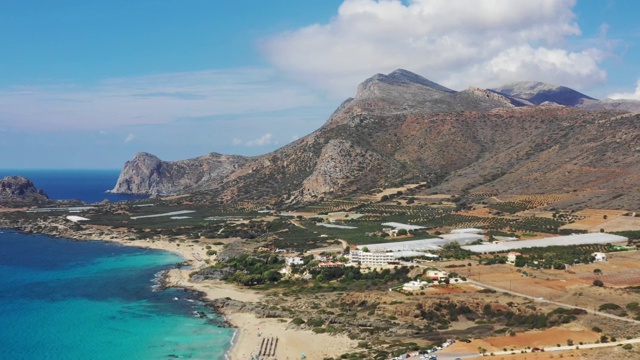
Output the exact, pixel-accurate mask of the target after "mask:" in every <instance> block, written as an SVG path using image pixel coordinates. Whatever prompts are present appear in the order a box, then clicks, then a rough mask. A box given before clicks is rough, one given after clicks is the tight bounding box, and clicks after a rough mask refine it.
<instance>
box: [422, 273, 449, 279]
mask: <svg viewBox="0 0 640 360" xmlns="http://www.w3.org/2000/svg"><path fill="white" fill-rule="evenodd" d="M425 276H426V277H428V278H429V279H431V280H434V281H441V280H445V279H446V278H448V277H449V273H448V272H446V271H441V270H427V273H426V274H425Z"/></svg>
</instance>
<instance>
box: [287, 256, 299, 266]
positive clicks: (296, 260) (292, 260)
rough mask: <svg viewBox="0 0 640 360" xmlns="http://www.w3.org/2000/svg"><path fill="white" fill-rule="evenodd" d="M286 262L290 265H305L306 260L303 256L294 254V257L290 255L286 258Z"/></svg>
mask: <svg viewBox="0 0 640 360" xmlns="http://www.w3.org/2000/svg"><path fill="white" fill-rule="evenodd" d="M284 262H285V264H287V265H288V266H291V265H303V264H304V261H303V260H302V258H301V257H299V256H294V257H288V258H286V259H285V260H284Z"/></svg>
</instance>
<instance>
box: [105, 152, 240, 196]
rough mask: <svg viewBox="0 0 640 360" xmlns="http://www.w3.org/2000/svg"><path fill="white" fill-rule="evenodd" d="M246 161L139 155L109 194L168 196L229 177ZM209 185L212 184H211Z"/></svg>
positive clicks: (222, 157)
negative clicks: (165, 158) (176, 158)
mask: <svg viewBox="0 0 640 360" xmlns="http://www.w3.org/2000/svg"><path fill="white" fill-rule="evenodd" d="M248 161H249V158H246V157H243V156H234V155H231V156H229V155H221V154H216V153H211V154H207V155H204V156H200V157H198V158H195V159H189V160H182V161H175V162H167V161H161V160H160V159H159V158H158V157H156V156H154V155H151V154H149V153H144V152H142V153H138V154H136V155H135V157H134V158H133V159H132V160H131V161H127V162H126V163H125V165H124V169H123V170H122V172H121V173H120V176H119V178H118V182H117V183H116V186H115V187H114V188H113V189H112V190H110V192H112V193H124V194H152V195H159V194H160V195H167V194H179V193H183V192H184V191H185V189H194V188H199V187H207V186H209V185H215V183H216V182H217V181H219V179H224V178H225V177H227V176H229V175H231V174H232V173H233V172H234V171H236V170H238V169H239V168H241V167H242V166H243V165H245V164H246V163H247V162H248ZM210 183H211V184H210Z"/></svg>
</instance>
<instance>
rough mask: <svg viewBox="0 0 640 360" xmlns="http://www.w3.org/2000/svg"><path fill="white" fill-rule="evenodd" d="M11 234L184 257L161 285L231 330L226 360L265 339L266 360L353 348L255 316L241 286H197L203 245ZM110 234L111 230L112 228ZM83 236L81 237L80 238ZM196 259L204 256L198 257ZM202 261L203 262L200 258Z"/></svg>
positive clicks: (236, 359) (339, 339)
mask: <svg viewBox="0 0 640 360" xmlns="http://www.w3.org/2000/svg"><path fill="white" fill-rule="evenodd" d="M4 230H7V231H15V232H20V233H24V234H30V233H33V234H40V235H45V236H50V237H55V238H65V239H69V240H73V241H104V242H111V243H116V244H119V245H122V246H130V247H137V248H141V249H152V250H161V251H166V252H171V253H174V254H176V255H178V256H180V257H181V258H182V259H183V262H182V263H178V264H176V265H178V266H177V267H175V268H172V269H168V270H165V271H164V274H163V279H162V280H161V286H162V287H163V288H179V289H184V290H186V291H189V292H193V293H194V294H198V295H196V296H195V297H198V298H199V300H200V301H202V302H204V303H205V304H206V305H207V306H208V307H209V308H211V309H212V310H213V311H214V312H215V313H216V314H217V315H218V316H221V317H222V318H223V320H224V323H225V324H227V325H228V326H229V327H232V328H233V329H234V333H233V335H232V337H231V340H230V341H229V348H228V349H227V350H226V351H225V353H224V358H225V359H226V360H245V359H249V358H250V357H251V356H253V355H257V352H258V351H259V350H260V346H259V345H260V344H261V342H262V341H265V339H268V341H274V340H275V341H276V344H277V349H274V353H275V351H276V350H277V358H276V357H275V356H272V357H269V359H297V358H300V356H301V354H302V353H304V354H305V355H306V356H307V358H313V359H316V358H319V359H322V358H324V357H330V356H339V355H341V354H343V353H346V352H350V351H353V350H355V349H356V348H357V341H355V340H351V339H349V338H348V337H346V336H344V335H330V334H317V333H314V332H313V331H311V330H307V329H301V328H299V327H297V326H289V321H291V319H281V318H268V317H260V316H259V314H258V313H257V312H255V311H252V310H257V307H259V305H257V303H258V302H259V301H260V300H261V299H262V298H263V297H264V294H260V293H259V292H258V291H255V290H252V289H248V288H242V287H239V286H237V285H234V284H229V283H225V282H223V281H219V280H205V281H202V282H192V281H191V280H190V278H189V275H190V274H191V273H192V272H195V271H197V267H196V266H197V265H198V262H199V263H200V264H203V263H205V262H204V261H199V260H198V259H196V257H195V256H194V253H197V252H199V253H200V254H206V248H205V246H207V245H208V244H205V243H197V244H193V243H180V242H177V241H172V242H170V241H168V240H164V239H159V240H158V239H156V240H149V239H144V240H127V239H123V237H124V236H125V235H126V233H125V232H122V233H120V234H118V235H119V236H115V232H112V233H111V235H110V236H109V235H106V234H103V235H101V236H97V235H96V234H94V233H92V234H81V233H80V234H78V233H73V232H69V233H55V234H47V233H43V232H29V231H21V230H20V229H19V228H15V227H14V228H11V227H0V231H4ZM112 231H113V230H112ZM83 235H84V236H83ZM201 258H204V256H202V257H201ZM206 258H207V260H210V261H211V260H213V261H215V258H209V257H208V256H207V257H206ZM203 260H204V259H203ZM180 264H182V265H185V264H187V265H191V266H192V267H193V268H189V269H184V266H179V265H180Z"/></svg>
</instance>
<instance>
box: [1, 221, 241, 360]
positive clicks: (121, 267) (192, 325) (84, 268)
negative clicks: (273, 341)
mask: <svg viewBox="0 0 640 360" xmlns="http://www.w3.org/2000/svg"><path fill="white" fill-rule="evenodd" d="M0 231H1V233H0V349H1V350H0V353H1V354H2V355H1V357H2V358H3V359H29V360H31V359H34V360H35V359H39V360H40V359H51V360H57V359H69V360H71V359H105V360H106V359H170V358H185V359H214V360H216V359H223V358H224V353H225V351H226V350H227V349H228V347H229V342H230V340H231V337H232V335H233V330H232V329H229V328H225V327H222V326H221V319H220V318H219V317H217V316H216V315H215V314H213V313H211V312H210V311H209V310H207V309H206V308H205V307H204V306H203V304H201V303H199V302H198V301H194V300H192V299H189V294H188V293H186V292H184V291H181V290H176V289H168V290H164V291H154V285H155V283H154V278H155V277H156V275H157V274H158V273H159V272H160V271H162V270H166V269H168V268H171V267H172V266H174V264H176V263H178V262H180V261H181V260H182V259H181V258H180V257H178V256H177V255H174V254H171V253H167V252H161V251H155V250H146V249H138V248H132V247H124V246H120V245H116V244H112V243H107V242H77V241H71V240H65V239H56V238H50V237H46V236H40V235H23V234H18V233H14V232H9V231H2V230H0ZM197 311H204V312H205V313H206V314H207V318H201V317H199V316H197V314H196V312H197Z"/></svg>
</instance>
